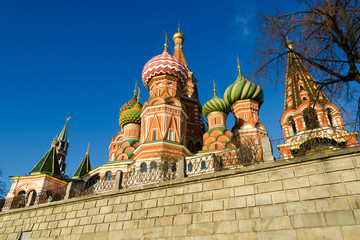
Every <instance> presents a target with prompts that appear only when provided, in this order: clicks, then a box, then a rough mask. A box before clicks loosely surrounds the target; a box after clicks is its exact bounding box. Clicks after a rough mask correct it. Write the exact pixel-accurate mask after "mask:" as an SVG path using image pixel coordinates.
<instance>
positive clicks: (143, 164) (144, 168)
mask: <svg viewBox="0 0 360 240" xmlns="http://www.w3.org/2000/svg"><path fill="white" fill-rule="evenodd" d="M146 170H147V165H146V163H144V162H143V163H141V165H140V172H142V173H144V172H146Z"/></svg>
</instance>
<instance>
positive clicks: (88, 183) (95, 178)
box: [54, 174, 100, 201]
mask: <svg viewBox="0 0 360 240" xmlns="http://www.w3.org/2000/svg"><path fill="white" fill-rule="evenodd" d="M99 180H100V176H99V174H96V175H94V176H92V177H91V178H90V179H89V180H87V181H86V183H85V189H88V188H90V187H91V186H93V185H95V184H96V183H97V182H98V181H99ZM54 201H55V196H54Z"/></svg>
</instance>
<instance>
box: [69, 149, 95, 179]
mask: <svg viewBox="0 0 360 240" xmlns="http://www.w3.org/2000/svg"><path fill="white" fill-rule="evenodd" d="M90 170H91V165H90V156H89V152H86V154H85V157H84V158H83V160H82V161H81V163H80V165H79V167H78V169H77V170H76V171H75V173H74V176H73V177H72V178H81V177H83V176H84V175H85V174H87V173H88V172H90Z"/></svg>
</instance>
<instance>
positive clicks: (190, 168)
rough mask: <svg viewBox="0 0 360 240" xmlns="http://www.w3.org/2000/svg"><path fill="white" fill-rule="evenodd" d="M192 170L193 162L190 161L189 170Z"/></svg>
mask: <svg viewBox="0 0 360 240" xmlns="http://www.w3.org/2000/svg"><path fill="white" fill-rule="evenodd" d="M192 170H193V164H192V162H189V164H188V171H189V172H192Z"/></svg>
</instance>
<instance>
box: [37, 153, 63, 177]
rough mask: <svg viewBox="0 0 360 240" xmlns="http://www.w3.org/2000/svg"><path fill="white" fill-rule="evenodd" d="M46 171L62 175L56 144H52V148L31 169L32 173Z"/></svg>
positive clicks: (46, 172)
mask: <svg viewBox="0 0 360 240" xmlns="http://www.w3.org/2000/svg"><path fill="white" fill-rule="evenodd" d="M44 173H45V174H50V175H55V176H60V175H61V172H60V167H59V162H58V158H57V154H56V148H55V146H52V147H51V148H50V150H49V151H48V152H47V153H46V154H45V155H44V156H43V157H42V158H41V159H40V161H39V162H38V164H36V165H35V167H34V168H33V169H32V170H31V172H30V175H34V174H44Z"/></svg>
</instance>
